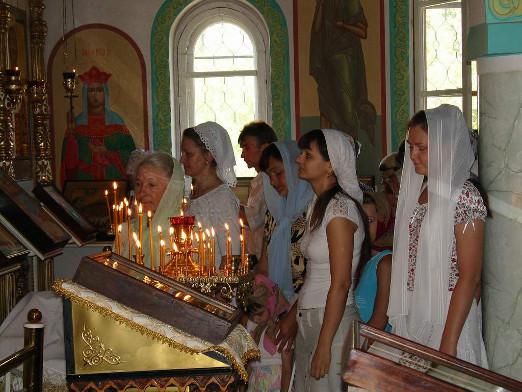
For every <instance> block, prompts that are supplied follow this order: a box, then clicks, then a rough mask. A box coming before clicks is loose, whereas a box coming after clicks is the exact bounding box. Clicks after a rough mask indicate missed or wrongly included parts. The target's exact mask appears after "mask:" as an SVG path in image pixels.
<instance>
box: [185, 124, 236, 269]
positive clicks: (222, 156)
mask: <svg viewBox="0 0 522 392" xmlns="http://www.w3.org/2000/svg"><path fill="white" fill-rule="evenodd" d="M181 164H182V165H183V168H184V169H185V175H187V176H190V177H192V186H193V190H192V194H191V197H190V201H189V205H188V208H187V210H186V212H185V213H186V214H187V215H194V216H195V217H196V222H200V223H201V225H202V226H203V227H204V228H208V229H211V228H212V227H213V228H214V230H215V232H216V237H217V246H216V266H218V267H219V266H220V264H221V260H222V258H223V257H225V256H226V245H227V238H226V230H225V223H226V224H227V225H228V227H229V232H230V237H231V240H232V254H235V255H237V254H239V251H240V249H239V200H238V198H237V197H236V196H235V195H234V193H233V192H232V190H231V189H230V187H234V186H236V182H237V180H236V175H235V174H234V165H235V164H236V161H235V159H234V151H233V150H232V143H231V142H230V137H229V136H228V132H227V131H226V130H225V129H224V128H223V127H222V126H221V125H219V124H217V123H215V122H206V123H203V124H199V125H197V126H195V127H194V128H188V129H185V131H184V132H183V139H182V140H181Z"/></svg>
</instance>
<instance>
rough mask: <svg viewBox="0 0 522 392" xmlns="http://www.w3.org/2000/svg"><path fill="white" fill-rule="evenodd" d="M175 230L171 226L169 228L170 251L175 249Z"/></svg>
mask: <svg viewBox="0 0 522 392" xmlns="http://www.w3.org/2000/svg"><path fill="white" fill-rule="evenodd" d="M173 244H174V228H173V227H172V226H171V227H169V245H170V250H172V249H174V246H173Z"/></svg>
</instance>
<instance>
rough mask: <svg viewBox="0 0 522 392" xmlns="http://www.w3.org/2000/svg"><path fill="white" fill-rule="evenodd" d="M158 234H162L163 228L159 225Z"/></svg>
mask: <svg viewBox="0 0 522 392" xmlns="http://www.w3.org/2000/svg"><path fill="white" fill-rule="evenodd" d="M158 233H161V226H160V225H158Z"/></svg>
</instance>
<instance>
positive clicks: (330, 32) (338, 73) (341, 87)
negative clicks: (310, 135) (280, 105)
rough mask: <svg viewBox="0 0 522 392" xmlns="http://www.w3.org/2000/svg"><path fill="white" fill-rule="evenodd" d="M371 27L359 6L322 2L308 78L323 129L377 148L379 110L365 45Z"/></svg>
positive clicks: (316, 15) (352, 2)
mask: <svg viewBox="0 0 522 392" xmlns="http://www.w3.org/2000/svg"><path fill="white" fill-rule="evenodd" d="M367 35H368V22H367V20H366V17H365V15H364V9H363V7H362V6H361V3H360V1H359V0H346V1H339V0H318V1H317V2H316V5H315V12H314V19H313V21H312V27H311V34H310V69H309V72H310V74H311V75H312V76H313V78H314V79H315V81H316V83H317V93H318V95H319V113H320V117H321V127H324V128H335V129H339V130H342V131H344V132H346V133H349V134H350V135H352V136H353V137H357V134H358V133H359V132H360V131H364V132H366V133H367V134H368V136H369V137H370V140H372V142H373V138H374V132H375V117H376V113H375V107H374V106H373V104H372V103H371V102H370V101H368V91H367V87H366V69H365V65H364V53H363V51H362V45H361V40H363V39H366V37H367Z"/></svg>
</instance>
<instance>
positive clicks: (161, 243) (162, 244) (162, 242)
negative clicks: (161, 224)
mask: <svg viewBox="0 0 522 392" xmlns="http://www.w3.org/2000/svg"><path fill="white" fill-rule="evenodd" d="M160 246H161V247H162V248H164V247H165V241H163V240H161V241H160Z"/></svg>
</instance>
